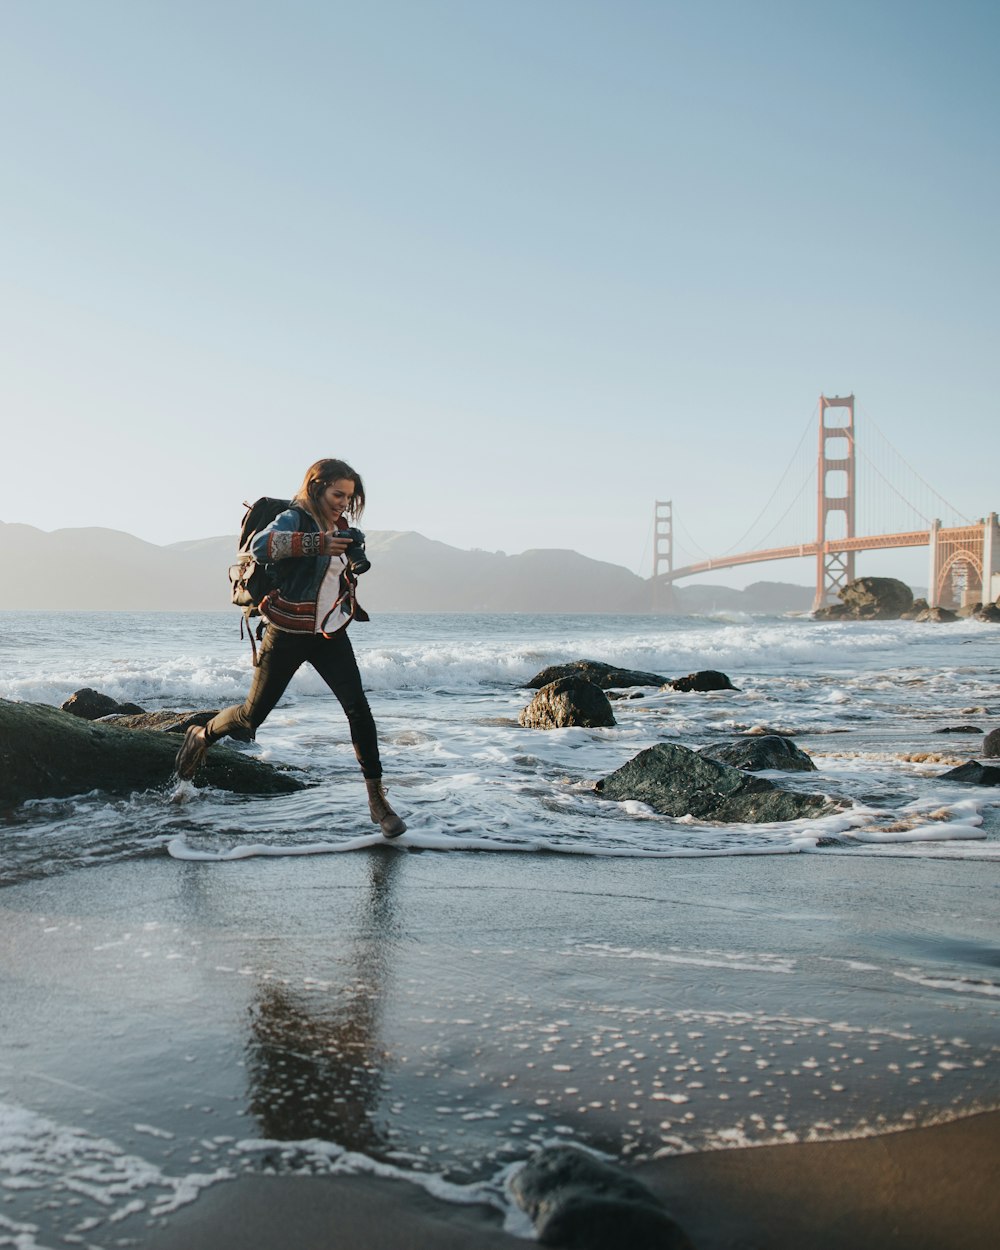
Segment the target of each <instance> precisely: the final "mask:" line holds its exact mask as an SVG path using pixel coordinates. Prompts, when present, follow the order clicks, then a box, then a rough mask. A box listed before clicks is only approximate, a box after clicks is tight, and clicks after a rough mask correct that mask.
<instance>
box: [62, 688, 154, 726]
mask: <svg viewBox="0 0 1000 1250" xmlns="http://www.w3.org/2000/svg"><path fill="white" fill-rule="evenodd" d="M142 710H143V709H142V708H141V707H140V706H139V705H138V703H119V702H118V700H117V699H112V697H111V695H109V694H102V693H101V692H100V691H99V690H93V689H91V687H90V686H84V687H83V689H82V690H77V691H76V693H75V694H71V695H70V697H69V698H68V699H67V700H66V702H65V703H64V704H63V705H62V711H64V712H69V714H70V715H71V716H79V717H81V719H83V720H100V718H101V717H102V716H110V715H112V714H115V713H120V714H122V715H125V716H130V715H138V714H139V713H140V712H142Z"/></svg>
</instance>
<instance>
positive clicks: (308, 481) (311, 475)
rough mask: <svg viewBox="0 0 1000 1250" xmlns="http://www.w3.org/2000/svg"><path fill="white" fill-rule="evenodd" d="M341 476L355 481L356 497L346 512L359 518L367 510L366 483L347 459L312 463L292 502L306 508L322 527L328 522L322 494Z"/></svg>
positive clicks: (353, 518)
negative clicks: (324, 515) (324, 511)
mask: <svg viewBox="0 0 1000 1250" xmlns="http://www.w3.org/2000/svg"><path fill="white" fill-rule="evenodd" d="M341 478H346V479H347V480H348V481H351V482H353V483H354V498H353V499H352V500H351V502H350V503H349V504H348V506H347V508H346V512H347V515H348V516H349V517H350V518H351V520H352V521H357V520H359V519H360V517H361V514H362V512H364V510H365V484H364V482H362V480H361V474H360V473H358V472H357V470H356V469H352V468H351V466H350V465H349V464H348V463H347V461H346V460H317V461H316V463H315V464H311V465H310V466H309V468H308V469H307V470H306V475H305V477H304V478H303V479H302V485H301V486H300V487H299V489H298V493H297V494H296V496H295V498H294V499H293V500H292V503H294V504H297V505H298V506H299V507H302V508H305V509H306V511H307V512H308V513H310V515H311V516H312V518H313V520H315V522H316V524H317V525H319V526H321V527H322V526H323V525H325V524H326V522H325V520H324V518H323V506H322V500H321V496H322V494H323V492H324V491H325V490H326V488H327V487H328V486H329V485H330V483H331V482H339V481H340V480H341Z"/></svg>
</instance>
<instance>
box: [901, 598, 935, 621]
mask: <svg viewBox="0 0 1000 1250" xmlns="http://www.w3.org/2000/svg"><path fill="white" fill-rule="evenodd" d="M929 611H930V604H929V603H928V602H927V600H926V599H924V598H920V599H914V600H913V603H912V604H911V605H910V607H909V608H908V610H907V611H906V612H900V614H899V619H900V620H901V621H919V620H922V619H926V618H925V617H923V615H922V614H923V613H924V612H929Z"/></svg>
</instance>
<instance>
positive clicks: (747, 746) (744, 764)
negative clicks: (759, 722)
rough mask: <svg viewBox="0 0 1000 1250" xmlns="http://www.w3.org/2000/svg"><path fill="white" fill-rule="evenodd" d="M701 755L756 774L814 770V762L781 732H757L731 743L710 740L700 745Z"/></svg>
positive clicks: (809, 771) (812, 771)
mask: <svg viewBox="0 0 1000 1250" xmlns="http://www.w3.org/2000/svg"><path fill="white" fill-rule="evenodd" d="M699 754H700V755H707V756H709V758H710V759H713V760H716V761H717V762H718V763H720V764H731V765H732V766H733V768H742V769H743V771H744V772H748V773H756V772H760V771H761V770H762V769H765V768H780V769H782V770H783V771H784V772H786V773H814V772H815V771H816V765H815V764H814V763H813V762H812V759H811V758H810V757H809V756H808V755H807V754H806V753H805V751H802V750H800V749H799V748H798V747H797V746H796V745H795V743H794V742H793V741H792V740H791V738H785V737H782V735H780V734H760V735H758V736H756V737H753V738H738V739H736V740H735V741H734V742H713V743H712V744H711V745H710V746H707V747H702V748H701V751H700V752H699Z"/></svg>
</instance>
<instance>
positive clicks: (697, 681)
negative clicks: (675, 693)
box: [669, 668, 737, 693]
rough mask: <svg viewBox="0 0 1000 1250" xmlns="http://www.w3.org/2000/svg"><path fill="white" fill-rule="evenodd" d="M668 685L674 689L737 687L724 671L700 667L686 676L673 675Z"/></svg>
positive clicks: (684, 690)
mask: <svg viewBox="0 0 1000 1250" xmlns="http://www.w3.org/2000/svg"><path fill="white" fill-rule="evenodd" d="M669 685H670V686H671V687H672V688H673V689H674V690H680V691H683V692H685V693H686V692H687V691H689V690H736V689H737V687H736V686H734V685H733V683H732V682H731V681H730V680H729V678H728V677H727V676H726V674H725V673H720V672H719V671H718V670H717V669H714V668H705V669H701V670H700V671H699V672H697V673H688V675H687V677H675V678H674V680H673V681H672V682H670V683H669Z"/></svg>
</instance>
